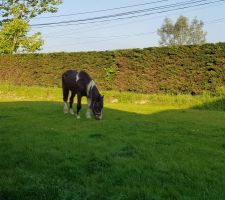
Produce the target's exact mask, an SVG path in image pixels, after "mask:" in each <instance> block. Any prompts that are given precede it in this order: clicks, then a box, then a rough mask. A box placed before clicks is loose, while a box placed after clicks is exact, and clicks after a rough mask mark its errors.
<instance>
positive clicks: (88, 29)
mask: <svg viewBox="0 0 225 200" xmlns="http://www.w3.org/2000/svg"><path fill="white" fill-rule="evenodd" d="M216 6H221V4H218V5H213V6H212V5H210V6H207V7H202V8H196V9H191V10H188V11H186V12H192V11H197V10H202V9H207V8H212V7H216ZM172 15H178V13H174V14H172ZM164 17H166V16H164ZM155 18H162V16H157V17H152V18H150V19H149V18H146V19H145V20H144V21H146V20H152V19H155ZM138 22H140V19H139V20H136V21H132V22H130V23H127V22H126V23H120V24H114V25H110V26H109V25H108V26H105V25H104V24H99V25H98V26H97V28H96V26H95V28H93V27H92V26H90V27H84V28H85V29H84V28H83V29H78V30H77V29H76V31H73V30H74V29H70V31H72V32H69V34H68V31H67V32H66V34H65V30H63V31H58V32H54V36H56V33H63V34H60V35H58V36H65V35H73V34H76V33H82V32H85V33H86V32H90V31H94V30H99V29H100V28H101V27H103V28H104V29H105V28H112V27H118V26H125V25H129V24H133V23H138ZM141 22H143V20H141ZM91 27H92V28H91ZM50 37H51V38H52V35H51V36H49V38H50Z"/></svg>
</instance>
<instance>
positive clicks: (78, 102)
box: [77, 94, 82, 119]
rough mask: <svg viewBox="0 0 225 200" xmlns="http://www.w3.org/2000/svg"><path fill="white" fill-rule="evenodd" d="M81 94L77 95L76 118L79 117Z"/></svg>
mask: <svg viewBox="0 0 225 200" xmlns="http://www.w3.org/2000/svg"><path fill="white" fill-rule="evenodd" d="M81 98H82V97H81V95H79V94H78V95H77V119H80V114H79V112H80V109H81Z"/></svg>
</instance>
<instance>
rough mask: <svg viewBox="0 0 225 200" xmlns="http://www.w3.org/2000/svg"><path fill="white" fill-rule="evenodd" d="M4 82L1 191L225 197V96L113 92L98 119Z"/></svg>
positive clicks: (34, 198)
mask: <svg viewBox="0 0 225 200" xmlns="http://www.w3.org/2000/svg"><path fill="white" fill-rule="evenodd" d="M0 88H1V90H0V91H1V93H0V98H1V100H0V200H72V199H74V200H103V199H104V200H128V199H129V200H150V199H225V190H224V188H225V112H224V108H225V107H224V105H225V104H224V102H225V101H224V98H223V97H209V96H196V97H191V96H188V95H186V96H185V95H180V96H169V95H164V96H163V95H161V96H160V95H136V96H135V95H132V94H130V93H117V92H111V93H110V92H105V94H106V105H105V108H104V115H103V120H101V121H96V120H94V119H92V120H87V119H85V112H86V109H85V105H84V106H83V109H82V112H81V117H82V118H81V119H80V120H77V119H76V118H75V116H71V115H64V114H63V112H62V109H63V105H62V103H61V102H60V101H61V93H60V92H59V89H46V88H28V87H16V86H5V85H1V86H0ZM115 99H117V100H118V102H119V103H111V101H113V100H115Z"/></svg>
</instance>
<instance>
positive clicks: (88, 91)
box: [87, 80, 95, 97]
mask: <svg viewBox="0 0 225 200" xmlns="http://www.w3.org/2000/svg"><path fill="white" fill-rule="evenodd" d="M94 86H95V82H94V81H93V80H91V81H90V82H89V83H88V85H87V96H88V97H89V95H90V91H91V89H92V88H93V87H94Z"/></svg>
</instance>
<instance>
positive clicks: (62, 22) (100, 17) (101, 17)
mask: <svg viewBox="0 0 225 200" xmlns="http://www.w3.org/2000/svg"><path fill="white" fill-rule="evenodd" d="M205 1H207V0H198V1H184V2H181V3H175V4H167V5H164V6H158V7H152V8H148V9H141V10H133V11H129V12H122V13H117V14H111V15H103V16H99V17H92V18H84V19H78V20H67V21H60V22H49V23H42V24H32V25H31V26H32V27H35V26H46V25H58V24H69V23H77V22H86V21H93V20H101V19H108V18H114V17H121V16H124V15H131V14H136V13H142V12H148V11H152V10H159V9H163V8H170V7H176V6H180V5H181V6H182V5H188V4H193V3H198V2H205Z"/></svg>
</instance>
